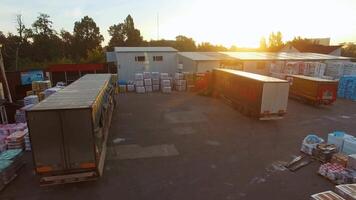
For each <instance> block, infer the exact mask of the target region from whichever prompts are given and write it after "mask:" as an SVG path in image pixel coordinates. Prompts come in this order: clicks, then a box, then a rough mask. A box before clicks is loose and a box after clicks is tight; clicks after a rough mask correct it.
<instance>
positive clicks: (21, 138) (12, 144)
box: [6, 131, 26, 149]
mask: <svg viewBox="0 0 356 200" xmlns="http://www.w3.org/2000/svg"><path fill="white" fill-rule="evenodd" d="M25 135H26V133H25V132H24V131H16V132H14V133H12V134H10V135H9V136H7V137H6V144H7V148H8V149H24V148H25Z"/></svg>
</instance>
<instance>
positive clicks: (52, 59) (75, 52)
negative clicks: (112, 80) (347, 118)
mask: <svg viewBox="0 0 356 200" xmlns="http://www.w3.org/2000/svg"><path fill="white" fill-rule="evenodd" d="M16 30H17V32H16V34H13V33H7V34H5V33H3V32H1V31H0V44H3V49H2V53H3V58H4V64H5V67H6V69H7V70H24V69H31V68H43V67H47V66H48V65H50V64H54V63H55V64H58V63H102V62H105V54H104V52H105V51H112V50H113V48H114V47H116V46H128V47H130V46H169V47H173V48H175V49H177V50H179V51H279V50H280V49H281V48H282V47H283V46H284V45H285V44H284V43H283V40H282V33H281V32H276V33H271V34H270V35H269V37H268V41H267V40H266V39H265V38H261V41H260V47H259V48H255V49H246V48H238V47H236V46H231V47H230V48H228V47H225V46H222V45H213V44H211V43H209V42H202V43H200V44H197V43H196V42H195V41H194V39H193V38H190V37H187V36H184V35H178V36H177V37H176V38H175V40H164V39H161V40H150V41H146V40H144V39H143V37H142V35H141V32H140V30H138V29H137V28H136V27H135V23H134V20H133V18H132V17H131V15H128V16H127V17H126V19H125V20H124V21H123V22H120V23H117V24H114V25H112V26H110V27H109V29H108V30H107V31H108V33H109V35H110V40H109V42H108V44H107V45H106V46H102V42H103V41H104V37H103V36H102V35H101V33H100V29H99V27H98V26H97V24H96V23H95V21H94V20H93V18H91V17H89V16H84V17H83V18H82V19H81V20H79V21H76V22H74V28H73V30H72V31H71V32H70V31H67V30H64V29H62V30H60V31H57V30H55V29H54V28H53V22H52V20H51V19H50V16H49V15H48V14H45V13H40V14H39V16H38V17H37V19H36V20H35V21H34V22H33V23H32V24H31V26H28V27H27V26H25V24H24V23H23V19H22V16H21V15H18V16H17V23H16ZM293 42H294V43H295V42H299V43H300V42H302V43H308V41H307V40H305V39H303V38H300V37H299V38H294V40H292V41H289V43H293ZM355 49H356V47H355V45H354V44H352V43H348V44H345V48H344V49H343V54H345V55H348V56H351V55H353V56H355V57H356V50H355Z"/></svg>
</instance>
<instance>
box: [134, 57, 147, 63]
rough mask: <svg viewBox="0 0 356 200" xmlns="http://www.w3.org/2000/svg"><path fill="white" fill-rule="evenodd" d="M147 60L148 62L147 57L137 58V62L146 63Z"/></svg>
mask: <svg viewBox="0 0 356 200" xmlns="http://www.w3.org/2000/svg"><path fill="white" fill-rule="evenodd" d="M145 60H146V57H145V56H135V61H136V62H145Z"/></svg>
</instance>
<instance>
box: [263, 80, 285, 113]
mask: <svg viewBox="0 0 356 200" xmlns="http://www.w3.org/2000/svg"><path fill="white" fill-rule="evenodd" d="M288 92H289V84H288V83H273V82H267V83H264V85H263V92H262V103H261V114H278V113H285V112H287V103H288Z"/></svg>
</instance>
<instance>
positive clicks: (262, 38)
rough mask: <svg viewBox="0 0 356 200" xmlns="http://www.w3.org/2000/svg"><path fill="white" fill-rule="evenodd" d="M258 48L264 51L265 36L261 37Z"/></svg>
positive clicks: (265, 46)
mask: <svg viewBox="0 0 356 200" xmlns="http://www.w3.org/2000/svg"><path fill="white" fill-rule="evenodd" d="M260 50H261V51H266V50H267V42H266V38H265V37H261V40H260Z"/></svg>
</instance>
